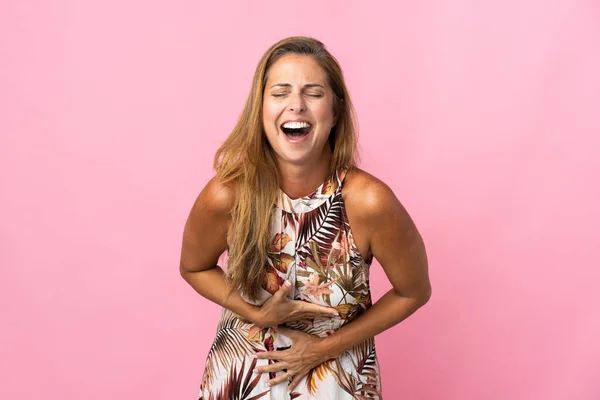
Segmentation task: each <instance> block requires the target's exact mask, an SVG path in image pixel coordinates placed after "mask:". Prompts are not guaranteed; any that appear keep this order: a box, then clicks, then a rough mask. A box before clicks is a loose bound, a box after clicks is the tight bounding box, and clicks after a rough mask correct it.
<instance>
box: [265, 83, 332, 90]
mask: <svg viewBox="0 0 600 400" xmlns="http://www.w3.org/2000/svg"><path fill="white" fill-rule="evenodd" d="M276 86H283V87H292V85H290V84H289V83H276V84H274V85H273V86H271V89H273V88H274V87H276ZM313 87H320V88H323V89H325V86H323V85H321V84H319V83H307V84H306V85H304V86H303V87H302V88H303V89H306V88H313Z"/></svg>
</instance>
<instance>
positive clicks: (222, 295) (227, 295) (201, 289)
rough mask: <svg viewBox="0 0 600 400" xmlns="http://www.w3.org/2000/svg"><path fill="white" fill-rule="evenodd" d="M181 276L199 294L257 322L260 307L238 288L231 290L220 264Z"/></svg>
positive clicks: (182, 273)
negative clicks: (247, 298)
mask: <svg viewBox="0 0 600 400" xmlns="http://www.w3.org/2000/svg"><path fill="white" fill-rule="evenodd" d="M181 276H182V277H183V279H185V280H186V282H187V283H189V284H190V286H192V287H193V288H194V290H195V291H196V292H198V294H200V295H201V296H203V297H205V298H207V299H208V300H210V301H212V302H213V303H216V304H218V305H220V306H222V307H225V308H227V309H229V310H231V311H233V312H234V313H236V314H238V315H240V316H241V317H243V318H245V319H247V320H248V321H251V322H252V323H255V317H256V314H257V312H258V310H259V307H257V306H255V305H253V304H250V303H248V302H246V301H245V300H244V299H243V298H242V296H240V294H239V293H238V291H237V290H233V291H231V290H230V285H229V283H228V282H227V279H226V278H225V273H224V272H223V270H222V269H221V268H220V267H219V266H215V267H214V268H210V269H207V270H204V271H198V272H187V271H184V272H181Z"/></svg>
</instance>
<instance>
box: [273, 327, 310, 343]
mask: <svg viewBox="0 0 600 400" xmlns="http://www.w3.org/2000/svg"><path fill="white" fill-rule="evenodd" d="M272 329H273V330H274V331H275V332H277V333H281V334H282V335H283V336H287V337H289V338H290V339H292V341H294V339H297V338H298V337H300V336H302V335H307V333H304V332H300V331H296V330H293V329H289V328H285V327H283V326H282V325H279V326H277V327H274V328H272Z"/></svg>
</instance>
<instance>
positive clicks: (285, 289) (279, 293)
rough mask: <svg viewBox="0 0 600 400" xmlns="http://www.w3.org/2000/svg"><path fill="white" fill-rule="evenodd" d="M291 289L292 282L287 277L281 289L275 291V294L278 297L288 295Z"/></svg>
mask: <svg viewBox="0 0 600 400" xmlns="http://www.w3.org/2000/svg"><path fill="white" fill-rule="evenodd" d="M291 289H292V283H291V282H290V281H288V280H287V279H286V280H285V281H283V285H281V287H280V288H279V290H277V292H276V293H275V296H278V298H283V297H286V296H287V295H288V293H289V292H290V290H291Z"/></svg>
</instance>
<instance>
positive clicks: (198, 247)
mask: <svg viewBox="0 0 600 400" xmlns="http://www.w3.org/2000/svg"><path fill="white" fill-rule="evenodd" d="M234 198H235V194H234V191H233V189H232V188H231V187H229V186H226V185H223V184H221V183H219V182H218V181H217V180H216V178H213V179H212V180H211V181H210V182H208V184H207V185H206V186H205V187H204V189H203V190H202V191H201V192H200V194H199V195H198V197H197V199H196V201H195V202H194V205H193V206H192V209H191V211H190V213H189V215H188V218H187V221H186V223H185V227H184V230H183V243H182V246H181V259H180V263H179V268H180V272H181V273H182V274H183V273H185V272H197V271H203V270H206V269H210V268H212V267H214V266H216V265H217V262H218V260H219V257H220V256H221V254H223V252H225V250H227V231H228V229H229V222H230V215H231V208H232V206H233V200H234Z"/></svg>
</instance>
